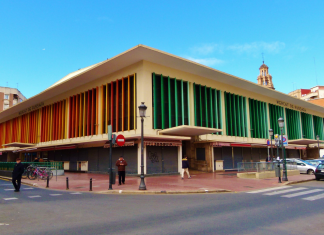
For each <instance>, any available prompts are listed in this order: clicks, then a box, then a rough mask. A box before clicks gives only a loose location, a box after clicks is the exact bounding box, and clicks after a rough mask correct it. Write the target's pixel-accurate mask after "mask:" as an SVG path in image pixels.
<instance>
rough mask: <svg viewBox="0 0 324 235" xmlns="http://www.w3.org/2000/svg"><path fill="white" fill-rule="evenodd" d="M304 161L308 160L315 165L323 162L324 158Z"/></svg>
mask: <svg viewBox="0 0 324 235" xmlns="http://www.w3.org/2000/svg"><path fill="white" fill-rule="evenodd" d="M305 162H308V163H309V164H311V165H313V166H315V167H317V166H318V164H320V163H324V159H313V160H305Z"/></svg>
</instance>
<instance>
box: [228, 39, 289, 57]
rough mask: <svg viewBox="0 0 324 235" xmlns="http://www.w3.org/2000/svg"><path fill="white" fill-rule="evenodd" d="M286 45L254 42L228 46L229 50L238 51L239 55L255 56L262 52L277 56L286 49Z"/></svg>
mask: <svg viewBox="0 0 324 235" xmlns="http://www.w3.org/2000/svg"><path fill="white" fill-rule="evenodd" d="M285 46H286V45H285V43H283V42H278V41H277V42H271V43H268V42H252V43H245V44H234V45H230V46H228V47H227V48H228V50H232V51H236V52H238V53H249V54H251V53H252V54H255V53H260V52H267V53H272V54H276V53H279V52H280V51H281V50H282V49H284V48H285Z"/></svg>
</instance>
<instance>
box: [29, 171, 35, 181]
mask: <svg viewBox="0 0 324 235" xmlns="http://www.w3.org/2000/svg"><path fill="white" fill-rule="evenodd" d="M27 177H28V179H30V180H35V179H36V178H37V172H36V171H29V173H28V174H27Z"/></svg>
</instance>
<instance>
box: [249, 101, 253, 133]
mask: <svg viewBox="0 0 324 235" xmlns="http://www.w3.org/2000/svg"><path fill="white" fill-rule="evenodd" d="M248 100H249V106H250V110H249V113H250V134H251V137H252V138H253V131H252V129H253V118H252V111H251V110H252V105H251V98H249V99H248Z"/></svg>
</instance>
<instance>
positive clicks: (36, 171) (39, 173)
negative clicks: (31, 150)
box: [28, 166, 53, 180]
mask: <svg viewBox="0 0 324 235" xmlns="http://www.w3.org/2000/svg"><path fill="white" fill-rule="evenodd" d="M47 177H49V179H52V178H53V172H52V171H51V170H50V169H47V168H43V169H42V168H40V167H37V166H35V167H34V166H31V171H30V173H29V174H28V178H29V179H31V180H35V179H36V178H39V179H41V180H46V179H47Z"/></svg>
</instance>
